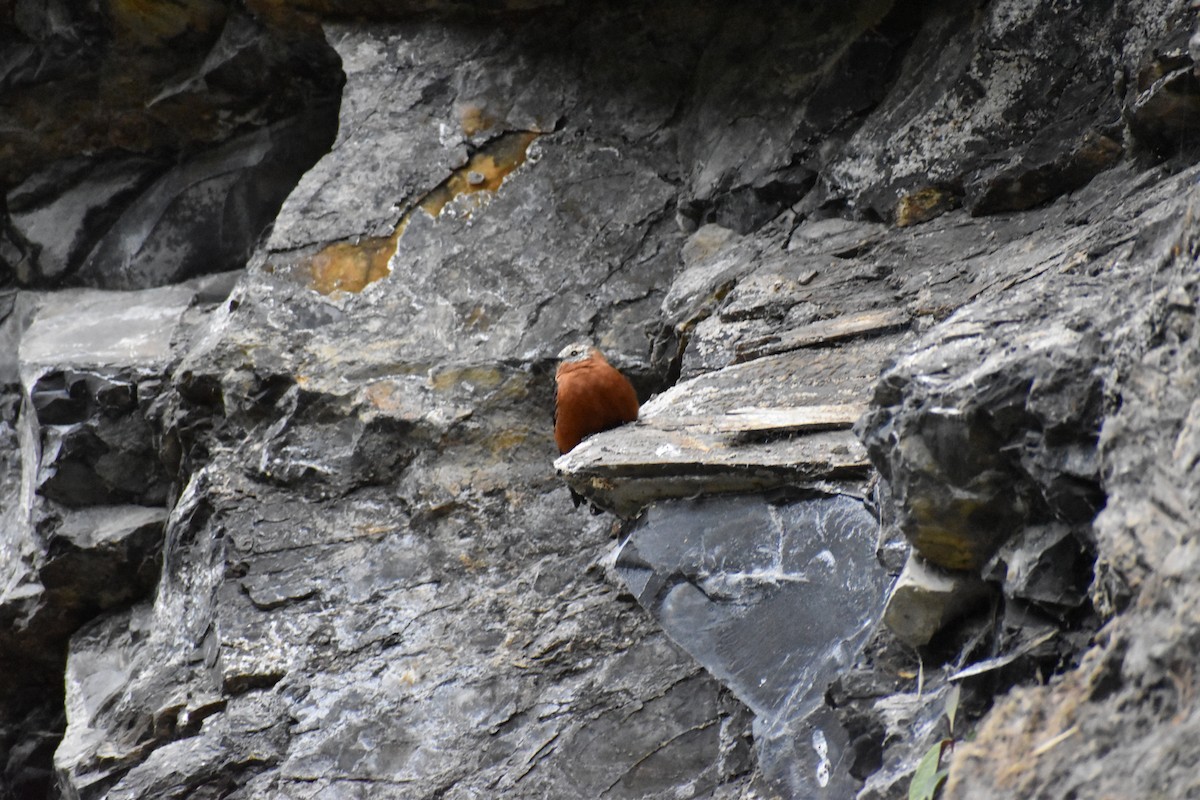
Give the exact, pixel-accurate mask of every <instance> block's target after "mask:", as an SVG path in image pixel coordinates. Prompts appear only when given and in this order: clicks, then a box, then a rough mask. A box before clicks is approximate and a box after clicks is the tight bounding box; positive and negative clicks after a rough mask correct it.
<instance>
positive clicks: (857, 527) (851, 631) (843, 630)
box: [615, 497, 890, 797]
mask: <svg viewBox="0 0 1200 800" xmlns="http://www.w3.org/2000/svg"><path fill="white" fill-rule="evenodd" d="M876 536H877V524H876V521H875V518H874V517H873V516H872V515H871V514H870V513H869V512H868V511H867V510H866V509H865V508H864V507H863V504H862V503H861V502H860V501H858V500H856V499H853V498H848V497H820V498H814V499H794V500H777V501H774V502H764V501H763V500H761V499H759V498H747V497H736V498H728V499H727V498H720V497H717V498H712V499H706V500H678V501H672V502H669V503H662V504H659V505H655V506H653V507H652V508H651V509H649V510H648V511H647V512H646V514H645V515H644V516H643V517H642V518H641V519H640V520H639V521H638V522H637V524H636V525H635V526H634V527H633V529H632V531H631V533H630V536H629V538H628V539H627V540H626V541H625V543H624V544H623V545H622V547H621V549H620V551H619V552H618V553H617V555H616V562H615V565H616V571H617V574H619V575H620V576H621V578H622V579H623V580H624V581H625V583H626V584H627V585H628V586H629V588H630V590H631V591H632V592H633V594H634V596H635V597H637V599H638V602H639V603H641V604H642V605H643V606H645V607H646V608H647V610H649V611H650V612H651V613H652V614H653V615H654V617H655V619H657V620H658V621H659V623H661V624H662V626H663V630H665V631H666V632H667V635H668V636H670V637H671V638H672V639H673V640H674V641H676V642H678V643H679V644H680V645H681V646H682V647H683V648H684V649H685V650H687V652H688V653H689V654H690V655H691V656H692V657H693V658H695V659H696V660H697V661H698V662H699V663H700V664H702V665H704V667H705V668H706V669H707V670H708V671H709V672H710V673H712V675H714V676H715V677H716V678H718V679H719V680H720V681H721V682H722V683H724V684H725V685H726V686H728V687H729V688H730V689H731V690H732V691H733V693H734V695H736V696H737V698H738V699H739V700H741V701H742V702H744V703H745V704H746V705H747V706H748V707H749V708H750V710H751V711H753V712H754V714H755V725H754V735H755V741H756V746H757V750H758V757H759V763H760V765H761V769H762V775H763V779H764V781H765V785H766V786H769V787H771V790H772V791H777V792H781V793H783V794H784V795H788V796H794V797H800V796H804V797H844V796H846V793H847V792H851V791H853V788H854V787H855V786H856V783H857V782H856V781H855V780H854V778H853V777H852V776H851V775H850V774H849V762H848V759H847V758H846V756H845V753H844V749H845V746H846V735H845V732H844V731H842V729H841V726H840V724H839V723H838V722H837V720H836V718H835V717H834V716H833V715H832V713H831V712H830V710H829V709H828V708H827V707H826V706H825V705H824V703H823V699H824V690H825V687H826V685H827V684H828V683H829V682H830V681H831V680H832V679H833V677H835V676H836V675H837V674H838V673H839V672H840V671H842V670H845V669H846V668H848V667H849V666H850V664H852V663H853V662H854V660H855V659H856V658H857V657H858V655H859V650H860V648H861V647H862V645H863V644H864V643H865V641H866V639H867V637H868V636H869V635H870V633H871V631H872V630H873V628H874V626H875V622H876V620H878V618H879V613H880V608H881V604H882V600H883V597H884V593H885V591H886V588H887V585H888V584H889V583H890V578H889V576H888V575H887V573H886V572H885V571H884V570H883V568H882V567H881V566H880V565H879V563H878V562H877V561H876V560H875V542H876ZM804 765H809V768H806V767H805V766H804Z"/></svg>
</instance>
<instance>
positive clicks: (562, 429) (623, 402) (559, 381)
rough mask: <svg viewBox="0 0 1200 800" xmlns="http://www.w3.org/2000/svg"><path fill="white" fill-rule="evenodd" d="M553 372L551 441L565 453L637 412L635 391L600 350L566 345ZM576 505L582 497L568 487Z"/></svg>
mask: <svg viewBox="0 0 1200 800" xmlns="http://www.w3.org/2000/svg"><path fill="white" fill-rule="evenodd" d="M558 358H559V364H558V370H557V371H556V372H555V373H554V442H555V444H557V445H558V452H560V453H569V452H570V451H571V450H573V449H574V448H575V446H576V445H577V444H579V443H580V442H582V441H583V440H584V439H585V438H587V437H588V436H591V435H592V434H593V433H599V432H600V431H606V430H609V429H610V428H615V427H617V426H618V425H624V424H625V423H626V422H633V421H634V420H635V419H637V416H638V399H637V392H635V391H634V390H633V385H632V384H630V383H629V379H628V378H626V377H625V376H624V375H622V374H621V373H620V371H618V370H617V368H616V367H614V366H613V365H612V364H609V363H608V360H607V359H605V358H604V354H603V353H601V352H600V351H599V350H597V349H596V348H595V347H592V346H591V345H590V344H587V343H586V342H576V343H575V344H571V345H567V346H566V347H564V348H563V350H562V352H561V353H559V354H558ZM571 499H572V500H574V501H575V506H576V508H578V507H579V504H580V502H582V499H583V498H581V497H580V496H579V495H577V494H576V493H575V491H574V490H571Z"/></svg>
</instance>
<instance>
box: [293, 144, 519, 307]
mask: <svg viewBox="0 0 1200 800" xmlns="http://www.w3.org/2000/svg"><path fill="white" fill-rule="evenodd" d="M539 135H540V134H538V133H532V132H527V131H522V132H518V133H506V134H504V135H503V136H499V137H497V138H496V139H495V140H493V141H492V142H490V143H489V144H488V146H487V147H485V148H484V149H482V150H480V151H479V152H477V153H475V155H473V156H471V158H470V160H469V161H468V162H467V163H466V165H464V166H462V167H459V168H458V169H456V170H455V171H454V172H453V173H452V174H451V175H450V177H448V178H446V180H444V181H442V182H441V183H440V184H438V186H437V187H435V188H434V189H433V190H431V191H430V192H429V193H428V194H426V195H425V197H424V198H422V200H421V201H420V202H419V203H418V204H417V205H416V207H415V208H414V209H411V210H409V211H408V212H407V213H405V215H404V216H403V217H401V218H400V221H399V222H397V223H396V229H395V231H394V232H393V233H392V234H391V235H390V236H372V237H363V238H360V239H356V240H354V241H342V242H333V243H332V244H329V245H326V246H325V247H324V248H322V249H321V250H320V251H319V252H318V253H317V254H316V255H314V256H312V257H311V258H310V259H308V260H307V264H306V265H305V263H304V262H302V263H301V265H300V266H301V267H304V266H307V272H308V284H309V286H310V287H311V288H313V289H316V290H317V291H318V292H321V293H322V294H332V293H333V292H361V291H362V290H363V289H364V288H366V286H367V285H368V284H371V283H374V282H375V281H377V280H379V279H381V278H386V277H387V276H388V275H389V274H390V273H391V268H390V266H389V264H390V262H391V259H392V256H393V255H395V254H396V250H397V249H398V248H399V246H400V239H401V237H403V236H404V230H405V228H407V227H408V222H409V220H410V219H411V218H412V215H413V214H414V213H415V212H416V210H418V209H419V210H421V211H424V212H425V213H426V214H428V215H429V216H431V217H434V218H437V217H439V216H440V215H441V213H442V212H443V211H444V210H445V209H446V206H448V205H449V204H450V203H451V202H453V201H454V200H456V199H458V198H460V197H466V196H475V200H474V202H473V204H472V205H470V206H469V207H468V208H467V209H465V211H464V213H466V214H470V213H471V211H473V210H475V209H477V208H480V207H482V206H483V205H484V203H485V202H486V199H487V198H488V197H490V196H491V195H493V194H495V193H496V192H497V191H498V190H499V189H500V186H501V185H502V184H503V183H504V179H505V178H507V177H508V175H509V174H510V173H511V172H512V171H513V170H515V169H516V168H517V167H519V166H521V165H522V164H523V163H525V159H526V158H527V157H528V151H529V145H530V144H532V143H533V140H534V139H536V138H537V137H538V136H539ZM481 193H486V194H481Z"/></svg>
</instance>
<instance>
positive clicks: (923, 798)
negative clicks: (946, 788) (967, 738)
mask: <svg viewBox="0 0 1200 800" xmlns="http://www.w3.org/2000/svg"><path fill="white" fill-rule="evenodd" d="M949 742H950V740H949V739H941V740H939V741H936V742H934V743H933V746H932V747H930V748H929V749H928V750H926V751H925V755H924V756H922V757H921V763H920V764H917V771H916V772H914V773H913V776H912V783H910V784H909V785H908V800H933V797H934V795H936V794H937V790H938V789H940V788H941V786H942V782H943V781H945V780H946V776H947V775H948V774H950V771H949V770H945V769H942V770H939V769H938V764H939V762H941V760H942V750H943V749H944V748H945V747H946V745H947V744H949Z"/></svg>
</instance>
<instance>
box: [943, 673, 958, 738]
mask: <svg viewBox="0 0 1200 800" xmlns="http://www.w3.org/2000/svg"><path fill="white" fill-rule="evenodd" d="M961 694H962V684H961V683H956V684H954V685H953V686H951V687H950V692H949V693H948V694H947V695H946V719H948V720H949V721H950V735H951V736H953V735H954V717H955V715H956V714H958V698H959V696H960V695H961Z"/></svg>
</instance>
